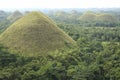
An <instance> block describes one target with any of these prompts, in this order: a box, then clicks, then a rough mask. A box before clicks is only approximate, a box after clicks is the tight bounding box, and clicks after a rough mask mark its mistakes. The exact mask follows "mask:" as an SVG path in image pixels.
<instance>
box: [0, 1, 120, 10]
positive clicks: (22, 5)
mask: <svg viewBox="0 0 120 80" xmlns="http://www.w3.org/2000/svg"><path fill="white" fill-rule="evenodd" d="M26 8H29V9H33V8H36V9H40V8H51V9H53V8H120V0H0V9H26Z"/></svg>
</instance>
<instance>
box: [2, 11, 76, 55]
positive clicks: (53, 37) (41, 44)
mask: <svg viewBox="0 0 120 80" xmlns="http://www.w3.org/2000/svg"><path fill="white" fill-rule="evenodd" d="M0 41H1V43H2V44H3V45H4V46H6V47H8V48H9V50H10V51H12V52H16V53H21V54H22V55H31V56H32V55H36V54H39V55H41V54H45V53H47V52H51V51H55V50H56V49H61V48H66V44H67V45H71V44H74V43H75V41H74V40H73V39H72V38H70V37H69V36H68V35H67V34H65V33H64V32H63V31H62V30H61V29H59V28H58V27H57V26H56V24H55V23H54V22H53V21H52V20H51V19H50V18H48V17H47V16H46V15H44V14H43V13H39V12H31V13H29V14H27V15H25V16H23V17H22V18H20V19H19V20H17V21H16V22H15V23H13V24H12V25H11V26H10V27H9V28H8V29H7V30H6V31H5V32H3V34H2V35H1V36H0Z"/></svg>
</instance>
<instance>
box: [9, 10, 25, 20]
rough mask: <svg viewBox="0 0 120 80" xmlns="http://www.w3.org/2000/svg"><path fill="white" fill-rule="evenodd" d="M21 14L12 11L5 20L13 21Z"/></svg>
mask: <svg viewBox="0 0 120 80" xmlns="http://www.w3.org/2000/svg"><path fill="white" fill-rule="evenodd" d="M22 16H23V14H22V13H21V12H20V11H14V12H13V13H12V14H11V15H9V16H8V17H7V20H9V21H10V22H14V21H16V20H17V19H19V18H21V17H22Z"/></svg>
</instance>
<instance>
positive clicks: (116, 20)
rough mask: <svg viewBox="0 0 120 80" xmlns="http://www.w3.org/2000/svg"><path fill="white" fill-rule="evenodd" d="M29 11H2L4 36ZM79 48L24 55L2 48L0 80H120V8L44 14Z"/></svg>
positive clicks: (0, 49) (1, 20)
mask: <svg viewBox="0 0 120 80" xmlns="http://www.w3.org/2000/svg"><path fill="white" fill-rule="evenodd" d="M27 13H29V12H28V11H26V12H24V11H21V12H20V11H15V12H5V11H0V34H2V33H3V32H4V31H5V30H6V29H7V28H8V27H9V26H10V25H11V24H12V23H13V22H15V21H16V20H17V19H19V18H20V17H22V16H23V15H25V14H27ZM43 13H44V14H46V15H47V16H49V17H50V18H51V19H52V20H53V21H55V23H56V25H57V26H58V27H59V28H60V29H62V30H63V31H64V32H65V33H67V34H68V35H69V36H70V37H72V39H73V40H74V41H76V46H75V47H71V46H69V45H67V44H66V45H67V46H68V47H69V49H64V48H62V49H60V50H56V51H54V52H49V54H48V55H38V56H22V55H19V54H16V53H14V52H10V51H9V50H8V48H7V47H4V46H3V45H2V44H1V45H0V80H120V14H119V13H120V9H117V10H114V9H113V10H109V9H108V10H107V11H106V10H105V11H104V10H98V11H94V10H91V11H79V9H78V10H70V11H69V10H68V11H66V10H53V11H46V12H45V11H43Z"/></svg>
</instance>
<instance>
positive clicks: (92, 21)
mask: <svg viewBox="0 0 120 80" xmlns="http://www.w3.org/2000/svg"><path fill="white" fill-rule="evenodd" d="M78 20H79V22H80V23H81V25H85V26H89V27H90V26H101V27H115V26H117V25H118V19H117V18H116V17H115V16H114V15H112V14H109V13H95V12H92V11H87V12H85V13H83V14H82V15H81V16H80V17H79V19H78Z"/></svg>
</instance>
